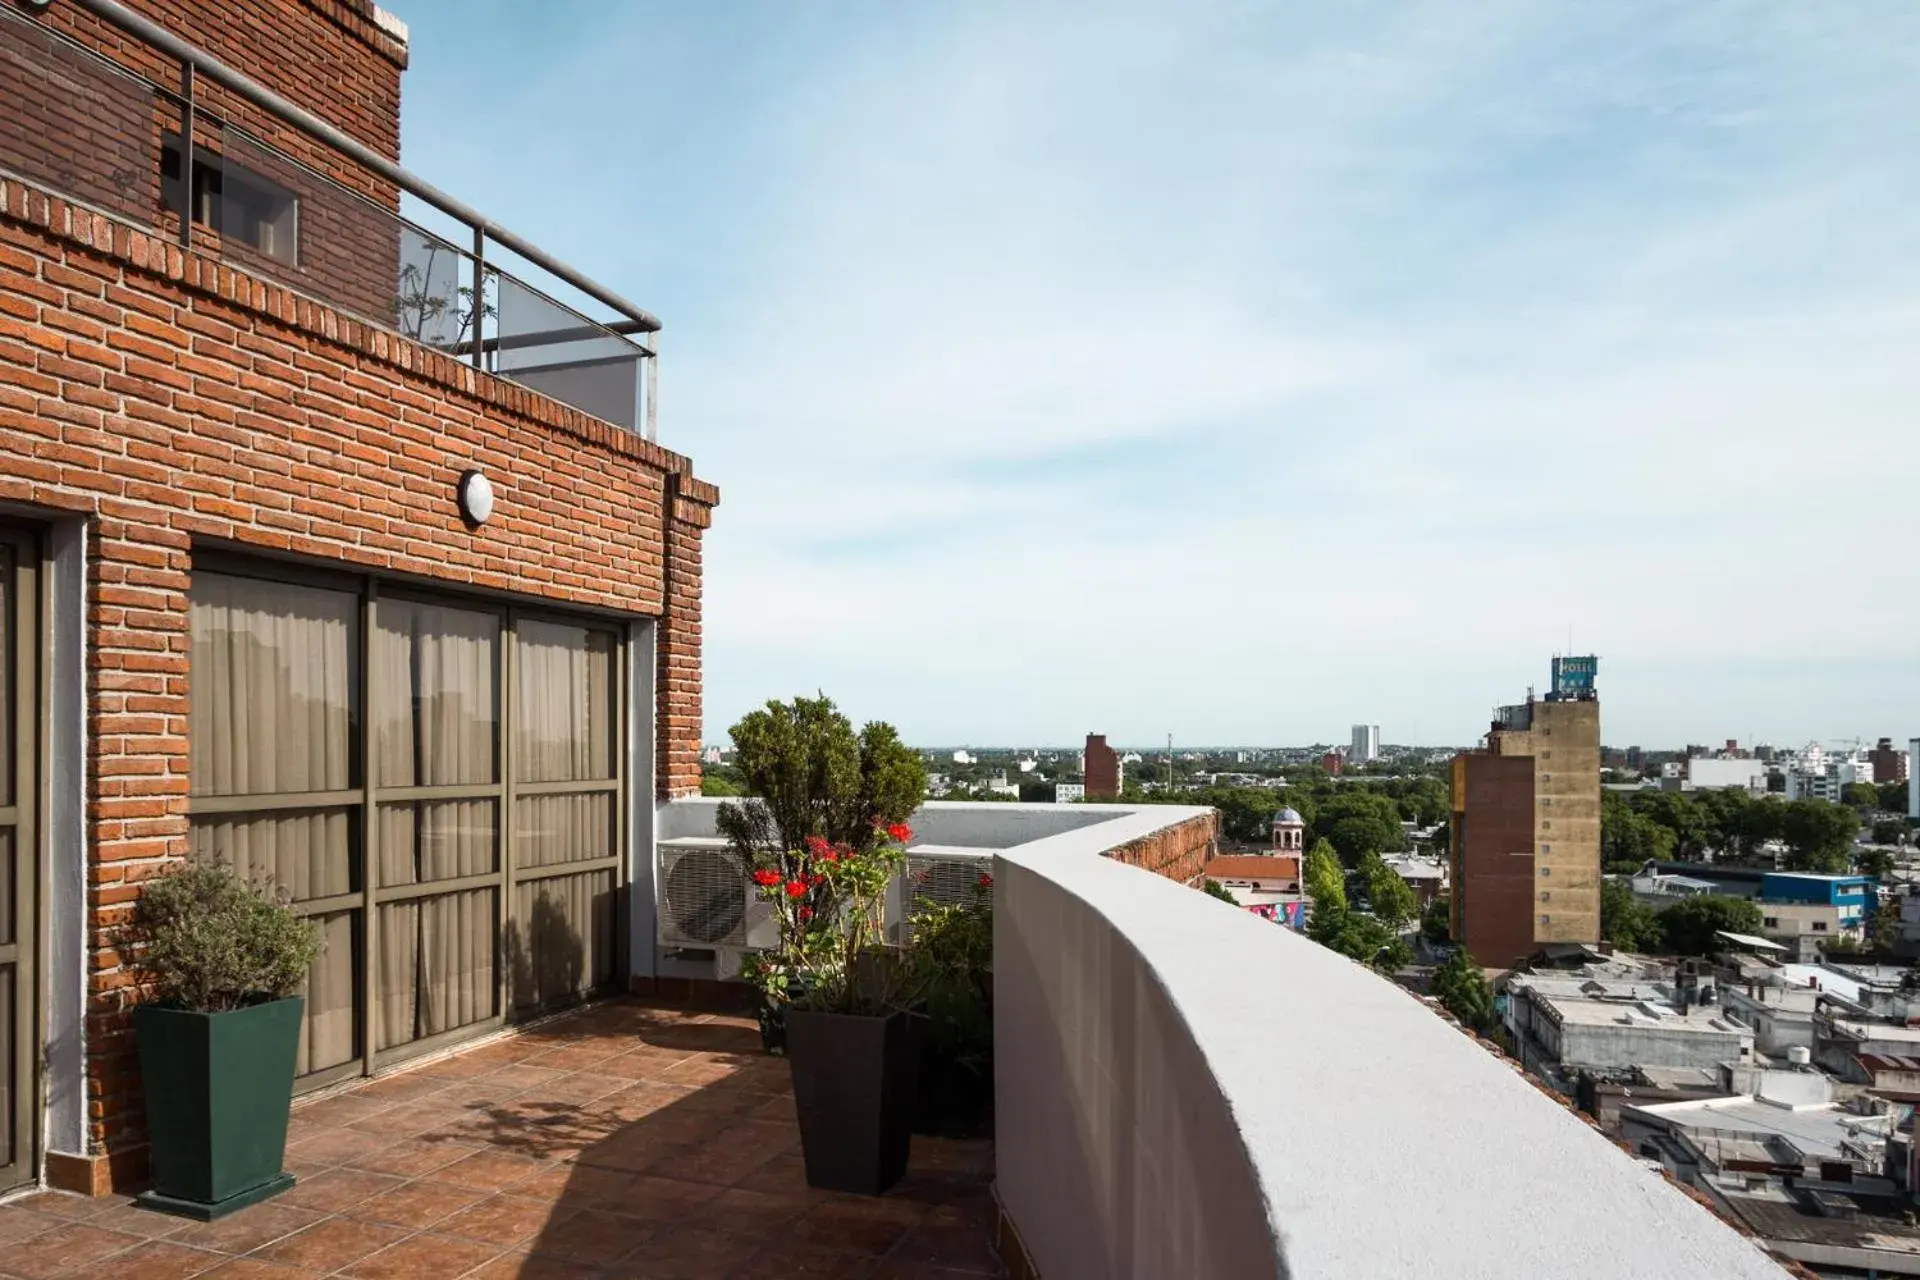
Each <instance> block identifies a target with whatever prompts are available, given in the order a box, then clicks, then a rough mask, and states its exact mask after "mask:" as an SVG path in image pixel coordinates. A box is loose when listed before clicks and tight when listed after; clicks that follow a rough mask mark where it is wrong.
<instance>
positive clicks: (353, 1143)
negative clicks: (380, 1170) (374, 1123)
mask: <svg viewBox="0 0 1920 1280" xmlns="http://www.w3.org/2000/svg"><path fill="white" fill-rule="evenodd" d="M402 1136H404V1135H402V1134H391V1133H365V1132H362V1131H361V1130H359V1129H344V1128H343V1129H328V1130H326V1131H324V1132H322V1133H318V1134H315V1135H314V1136H313V1137H311V1138H302V1139H301V1140H300V1141H298V1142H292V1143H288V1144H287V1151H288V1153H289V1154H291V1155H294V1156H297V1157H299V1158H300V1159H302V1160H310V1161H313V1162H315V1163H320V1164H335V1165H341V1164H346V1163H347V1162H348V1161H350V1160H353V1159H355V1158H356V1157H358V1156H364V1155H367V1154H369V1153H371V1152H374V1151H378V1150H380V1149H381V1148H382V1147H387V1146H391V1145H392V1144H393V1142H394V1140H395V1139H396V1138H398V1137H402Z"/></svg>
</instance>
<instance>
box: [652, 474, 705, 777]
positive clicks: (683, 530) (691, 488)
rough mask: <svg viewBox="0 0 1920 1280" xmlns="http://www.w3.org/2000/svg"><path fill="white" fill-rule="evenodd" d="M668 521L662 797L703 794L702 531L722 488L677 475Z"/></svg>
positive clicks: (658, 751) (659, 760)
mask: <svg viewBox="0 0 1920 1280" xmlns="http://www.w3.org/2000/svg"><path fill="white" fill-rule="evenodd" d="M670 484H671V486H672V489H671V492H672V495H673V497H672V517H673V518H672V519H671V520H670V521H669V522H668V524H667V547H668V555H667V590H666V601H667V605H666V611H665V612H664V614H663V615H662V617H661V622H660V633H659V635H658V637H657V638H656V641H655V643H656V646H657V649H656V654H655V658H656V661H657V663H658V667H659V682H660V684H659V688H660V718H659V725H658V734H659V741H658V743H657V744H656V747H655V754H654V760H655V770H656V773H657V775H658V776H657V777H656V779H655V788H656V790H657V792H658V794H659V796H660V798H661V799H663V800H665V799H673V798H677V797H680V796H697V795H699V794H700V730H701V724H700V718H701V706H700V689H701V677H700V585H701V572H700V536H701V531H702V530H704V529H705V528H706V527H707V526H708V525H709V524H711V523H712V521H713V506H714V504H715V503H716V502H717V501H718V500H719V493H718V491H717V490H715V489H714V488H713V487H712V486H711V485H708V484H706V483H704V482H702V481H699V480H695V479H693V478H692V477H690V476H675V477H672V479H671V480H670Z"/></svg>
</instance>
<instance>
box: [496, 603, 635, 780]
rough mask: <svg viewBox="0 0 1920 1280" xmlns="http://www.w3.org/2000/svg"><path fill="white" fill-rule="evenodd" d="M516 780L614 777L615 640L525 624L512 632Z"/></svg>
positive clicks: (580, 630)
mask: <svg viewBox="0 0 1920 1280" xmlns="http://www.w3.org/2000/svg"><path fill="white" fill-rule="evenodd" d="M517 635H518V639H519V648H518V661H519V671H518V673H517V675H518V682H519V697H518V699H517V705H516V706H515V707H514V712H515V716H516V722H517V723H516V727H515V729H514V745H515V761H516V764H515V776H516V777H517V778H518V779H519V780H520V781H522V782H576V781H584V780H586V779H591V778H611V777H612V776H613V637H612V636H611V635H609V634H607V633H606V632H604V631H593V630H589V629H588V628H586V627H569V626H562V625H559V624H557V623H551V622H534V621H525V622H522V623H520V625H519V628H518V632H517Z"/></svg>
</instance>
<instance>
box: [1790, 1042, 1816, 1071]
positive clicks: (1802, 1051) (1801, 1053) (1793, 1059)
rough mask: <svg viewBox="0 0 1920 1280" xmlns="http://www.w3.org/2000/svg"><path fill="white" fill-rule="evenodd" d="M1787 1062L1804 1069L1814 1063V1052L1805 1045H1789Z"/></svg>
mask: <svg viewBox="0 0 1920 1280" xmlns="http://www.w3.org/2000/svg"><path fill="white" fill-rule="evenodd" d="M1787 1061H1788V1062H1790V1063H1792V1064H1793V1065H1794V1066H1796V1067H1804V1066H1806V1065H1808V1064H1809V1063H1811V1062H1812V1061H1813V1050H1811V1049H1809V1048H1807V1046H1805V1045H1803V1044H1796V1045H1789V1046H1788V1047H1787Z"/></svg>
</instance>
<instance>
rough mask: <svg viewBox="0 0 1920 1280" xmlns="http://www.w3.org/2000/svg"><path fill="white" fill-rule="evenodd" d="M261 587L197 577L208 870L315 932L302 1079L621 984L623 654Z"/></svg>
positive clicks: (196, 677)
mask: <svg viewBox="0 0 1920 1280" xmlns="http://www.w3.org/2000/svg"><path fill="white" fill-rule="evenodd" d="M267 572H268V571H264V570H257V569H254V568H251V567H249V566H246V565H244V564H241V565H233V566H229V565H226V564H220V565H219V570H218V571H201V570H196V572H195V574H194V579H193V587H192V604H191V610H192V628H193V649H192V668H191V676H190V679H191V691H192V702H191V712H190V716H189V719H190V729H191V739H192V755H191V758H190V763H189V767H190V769H191V774H192V789H193V800H192V804H191V809H192V814H193V848H194V852H195V854H196V855H198V856H203V857H207V858H211V859H215V860H217V861H220V862H222V863H225V864H226V865H228V866H231V867H233V868H234V869H235V870H237V871H239V872H241V873H242V874H244V875H247V876H249V877H250V878H254V879H256V880H258V881H260V882H261V883H263V884H266V883H271V884H272V885H273V886H274V887H275V888H276V889H277V890H278V891H280V892H282V893H284V894H286V895H287V896H288V897H290V898H291V900H292V901H293V903H294V904H295V907H296V909H297V910H299V911H301V912H302V913H303V914H305V915H308V916H310V917H313V918H314V919H316V920H318V921H319V922H320V924H321V927H322V930H323V932H324V934H325V938H326V949H325V951H324V952H323V953H322V955H321V958H320V960H319V961H318V962H317V963H316V964H315V966H314V969H313V971H312V974H311V977H310V979H309V984H308V992H307V999H308V1012H307V1024H306V1036H305V1039H304V1041H303V1044H302V1049H301V1070H302V1075H303V1078H304V1079H305V1080H306V1081H307V1082H308V1083H309V1084H310V1085H319V1084H323V1083H326V1082H328V1081H330V1080H333V1079H336V1078H338V1077H340V1076H343V1075H348V1074H356V1073H359V1072H362V1071H371V1070H373V1069H374V1068H376V1067H377V1066H379V1065H380V1064H382V1063H383V1062H387V1061H392V1060H395V1059H397V1058H400V1057H404V1056H407V1055H410V1054H413V1053H419V1052H422V1051H424V1050H426V1049H428V1048H432V1047H435V1046H437V1045H439V1044H442V1043H446V1042H448V1041H451V1040H455V1039H459V1038H462V1037H464V1036H469V1035H473V1034H476V1033H478V1032H481V1031H485V1030H488V1029H490V1028H492V1027H495V1026H498V1025H500V1023H501V1022H502V1021H503V1019H504V1018H506V1017H508V1016H516V1017H524V1016H527V1015H531V1014H534V1013H537V1012H540V1011H543V1010H545V1009H549V1008H553V1007H556V1006H559V1005H563V1004H566V1003H570V1002H572V1001H576V1000H578V999H580V998H581V997H583V996H585V995H587V994H589V993H591V992H594V991H598V990H601V989H604V988H606V987H607V986H608V985H609V984H611V983H612V982H613V981H614V979H615V977H616V974H617V964H618V955H619V946H620V940H619V937H618V933H617V930H618V928H619V922H620V918H621V916H620V913H619V911H618V909H617V895H618V893H619V890H620V887H621V860H620V858H619V857H618V850H619V848H620V844H619V839H620V831H621V830H622V828H623V825H624V817H625V815H624V811H623V806H622V804H621V787H622V785H623V777H624V771H623V768H622V760H623V759H624V756H625V749H624V744H625V727H624V725H623V723H622V721H621V717H620V714H619V708H620V707H621V705H622V702H621V699H620V690H619V688H618V686H619V683H620V668H621V662H620V658H621V654H622V645H621V641H620V634H619V632H618V631H617V630H616V629H615V628H614V627H612V626H610V625H608V624H604V623H598V622H593V621H588V620H584V619H572V618H566V617H561V616H550V615H547V614H544V613H540V614H532V613H528V614H523V613H522V612H521V611H520V610H518V609H517V608H514V607H511V606H507V605H502V604H497V603H494V602H490V601H485V600H478V599H466V598H458V597H452V596H440V595H429V594H424V593H415V592H412V591H406V590H401V589H398V588H395V587H391V586H388V585H386V584H384V583H377V582H373V581H368V580H358V579H352V578H329V577H325V576H314V577H310V578H309V577H299V578H295V577H290V576H285V575H284V574H283V573H281V574H276V576H264V575H265V574H266V573H267Z"/></svg>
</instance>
